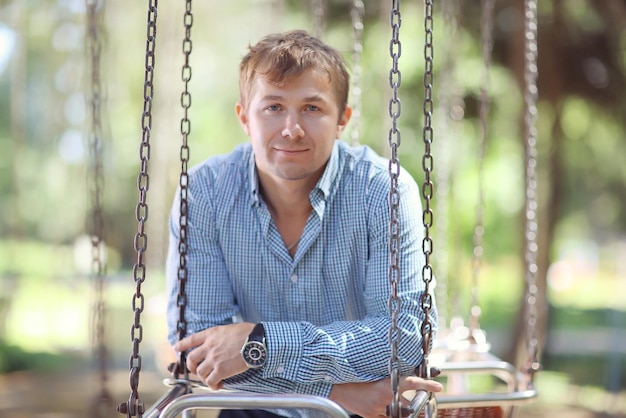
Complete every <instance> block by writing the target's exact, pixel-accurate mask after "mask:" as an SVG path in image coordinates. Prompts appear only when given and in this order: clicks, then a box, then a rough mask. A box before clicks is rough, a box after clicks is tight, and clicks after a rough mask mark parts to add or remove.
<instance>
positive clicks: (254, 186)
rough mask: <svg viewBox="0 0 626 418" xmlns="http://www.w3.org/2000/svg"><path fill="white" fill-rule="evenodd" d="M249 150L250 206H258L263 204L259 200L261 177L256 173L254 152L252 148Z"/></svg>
mask: <svg viewBox="0 0 626 418" xmlns="http://www.w3.org/2000/svg"><path fill="white" fill-rule="evenodd" d="M249 149H250V155H249V156H248V178H249V179H250V204H251V205H252V206H257V205H259V204H260V203H261V199H259V177H258V175H257V172H256V163H255V162H254V152H252V147H250V148H249Z"/></svg>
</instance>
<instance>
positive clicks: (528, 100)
mask: <svg viewBox="0 0 626 418" xmlns="http://www.w3.org/2000/svg"><path fill="white" fill-rule="evenodd" d="M524 21H525V29H524V40H525V54H524V56H525V67H524V81H525V90H524V104H525V112H524V125H525V136H526V138H525V142H526V197H525V214H526V240H525V241H526V251H525V252H526V254H525V261H526V304H527V309H528V311H527V321H528V322H527V324H526V327H527V328H526V344H527V352H528V360H527V362H528V363H527V365H526V372H527V373H528V376H529V379H530V381H531V382H532V379H533V376H534V373H535V372H537V371H538V370H539V367H540V365H539V360H538V357H539V341H538V338H537V333H536V324H537V316H538V313H537V293H538V288H537V272H538V267H537V252H538V245H537V233H538V231H539V229H538V224H537V212H538V203H537V176H536V168H537V127H536V122H537V98H538V96H539V94H538V89H537V76H538V73H539V71H538V68H537V56H538V45H537V32H538V21H537V1H536V0H525V2H524Z"/></svg>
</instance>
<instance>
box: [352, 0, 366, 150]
mask: <svg viewBox="0 0 626 418" xmlns="http://www.w3.org/2000/svg"><path fill="white" fill-rule="evenodd" d="M364 14H365V4H363V1H361V0H353V1H352V10H351V12H350V16H351V17H352V36H353V42H352V79H351V81H352V87H351V90H352V118H351V119H350V124H351V125H352V129H351V131H350V141H351V143H352V145H357V144H358V143H359V138H360V136H361V93H362V83H361V76H362V73H363V68H362V66H361V58H362V55H363V15H364Z"/></svg>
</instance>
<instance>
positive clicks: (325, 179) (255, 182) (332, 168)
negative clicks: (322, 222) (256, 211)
mask: <svg viewBox="0 0 626 418" xmlns="http://www.w3.org/2000/svg"><path fill="white" fill-rule="evenodd" d="M338 143H339V141H335V143H334V144H333V150H332V152H331V153H330V157H329V158H328V163H327V164H326V168H325V169H324V173H323V174H322V177H320V179H319V181H318V182H317V186H315V189H318V190H320V191H321V192H322V193H323V195H324V199H328V198H329V196H330V194H331V192H332V186H333V184H334V182H335V181H334V180H335V178H336V177H337V172H338V171H339V146H338ZM250 149H251V148H250ZM248 176H249V179H250V196H251V201H250V203H251V204H252V205H258V204H260V198H259V176H258V173H257V170H256V163H255V161H254V152H252V151H250V156H249V157H248ZM315 189H314V190H315Z"/></svg>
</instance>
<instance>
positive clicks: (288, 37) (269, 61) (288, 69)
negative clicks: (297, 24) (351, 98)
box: [239, 30, 350, 116]
mask: <svg viewBox="0 0 626 418" xmlns="http://www.w3.org/2000/svg"><path fill="white" fill-rule="evenodd" d="M248 48H249V52H248V53H247V54H246V56H244V57H243V59H242V60H241V65H240V67H239V96H240V100H241V104H242V105H243V106H244V107H245V108H247V107H248V104H249V103H248V101H249V99H250V92H251V90H252V85H253V83H254V81H255V79H256V77H258V76H261V77H263V78H264V79H265V80H266V81H268V82H270V83H273V84H276V85H279V86H280V85H283V84H284V83H286V82H287V81H289V80H291V79H293V78H295V77H298V76H299V75H301V74H302V73H304V72H305V71H308V70H311V69H312V70H317V71H320V72H321V73H322V74H326V75H327V76H328V81H329V82H330V85H331V87H332V89H333V91H334V94H335V98H336V100H337V105H338V107H339V115H340V116H341V115H342V114H343V112H344V111H345V109H346V106H347V104H348V91H349V85H350V75H349V74H348V71H347V70H346V61H345V60H344V58H343V56H342V55H341V53H340V52H339V51H337V50H336V49H334V48H332V47H331V46H328V45H326V44H325V43H324V42H322V41H320V40H319V39H317V38H316V37H314V36H311V35H309V34H308V33H307V32H306V31H303V30H293V31H288V32H283V33H275V34H270V35H267V36H266V37H264V38H263V39H261V40H260V41H259V42H258V43H257V44H256V45H250V46H249V47H248Z"/></svg>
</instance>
